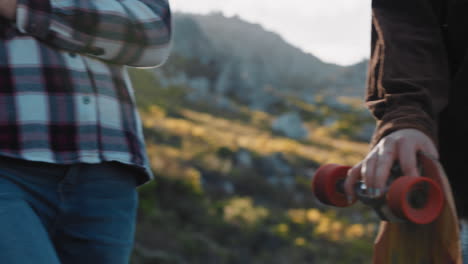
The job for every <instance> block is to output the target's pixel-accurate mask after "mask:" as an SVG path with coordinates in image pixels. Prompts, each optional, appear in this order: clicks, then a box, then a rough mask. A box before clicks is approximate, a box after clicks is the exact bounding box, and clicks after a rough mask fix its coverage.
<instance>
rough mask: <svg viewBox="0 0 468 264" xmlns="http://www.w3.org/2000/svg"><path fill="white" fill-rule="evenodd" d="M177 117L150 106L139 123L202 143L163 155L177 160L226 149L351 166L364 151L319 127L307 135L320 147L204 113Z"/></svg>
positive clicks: (364, 146)
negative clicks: (208, 150)
mask: <svg viewBox="0 0 468 264" xmlns="http://www.w3.org/2000/svg"><path fill="white" fill-rule="evenodd" d="M180 114H181V115H183V117H184V119H181V118H171V117H167V116H165V114H164V111H163V110H162V109H160V108H158V107H156V106H153V107H152V108H151V110H150V111H149V112H148V113H143V122H144V125H145V126H146V127H148V128H151V129H156V130H161V131H166V132H168V133H171V134H174V135H178V136H182V137H184V138H189V139H190V141H202V142H203V143H204V144H206V145H204V146H202V148H196V147H195V146H194V145H193V144H190V143H189V142H184V145H187V147H190V148H186V147H185V146H183V148H182V149H181V150H180V151H179V152H177V151H176V150H173V153H172V154H171V153H170V151H169V152H168V153H167V154H168V155H171V156H176V157H178V158H182V157H183V158H184V159H191V158H193V156H194V155H196V154H197V153H198V152H200V151H205V150H206V148H210V147H211V148H216V147H220V146H226V147H229V148H233V149H239V148H246V149H249V150H251V151H254V152H256V153H259V154H263V155H266V154H270V153H275V152H283V153H291V154H295V155H298V156H301V157H303V158H306V159H309V160H313V161H316V162H317V163H320V164H325V163H339V164H346V165H353V164H355V163H357V162H359V161H360V159H362V157H363V156H364V155H365V153H366V151H367V150H368V145H367V144H365V143H357V142H351V141H349V140H342V139H335V138H332V137H330V136H329V135H327V134H326V130H324V129H322V130H321V129H320V128H316V129H315V131H314V132H312V133H311V136H310V141H312V142H318V143H319V144H317V145H320V146H317V145H314V144H306V143H301V142H298V141H295V140H292V139H287V138H284V137H278V136H275V135H273V134H272V133H271V132H270V131H267V130H264V129H261V128H258V127H256V126H252V125H247V124H243V123H241V122H236V121H231V120H227V119H223V118H218V117H216V116H213V115H210V114H207V113H199V112H195V111H192V110H189V109H183V110H181V111H180ZM262 118H263V119H265V118H267V115H266V114H263V117H262ZM150 154H152V153H151V151H150ZM159 154H160V153H159ZM158 156H159V155H158Z"/></svg>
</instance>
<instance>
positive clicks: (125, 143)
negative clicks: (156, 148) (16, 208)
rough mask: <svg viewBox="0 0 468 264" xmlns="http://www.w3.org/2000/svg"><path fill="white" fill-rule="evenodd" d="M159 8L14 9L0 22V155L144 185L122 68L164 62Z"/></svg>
mask: <svg viewBox="0 0 468 264" xmlns="http://www.w3.org/2000/svg"><path fill="white" fill-rule="evenodd" d="M170 38H171V14H170V8H169V4H168V2H167V0H18V6H17V12H16V21H13V22H11V21H7V20H5V19H2V20H0V155H3V156H9V157H13V158H21V159H26V160H31V161H41V162H49V163H57V164H73V163H81V162H83V163H99V162H102V161H118V162H121V163H125V164H129V165H132V166H136V167H138V168H141V169H144V171H146V172H147V173H145V174H144V175H146V178H145V179H143V181H145V180H148V179H149V178H151V177H152V174H151V170H150V169H149V164H148V159H147V156H146V150H145V144H144V139H143V133H142V129H141V121H140V119H139V116H138V112H137V108H136V105H135V98H134V94H133V89H132V87H131V83H130V80H129V77H128V74H127V71H126V66H137V67H139V66H143V67H149V66H157V65H160V64H162V63H163V62H164V61H165V60H166V58H167V56H168V53H169V43H170Z"/></svg>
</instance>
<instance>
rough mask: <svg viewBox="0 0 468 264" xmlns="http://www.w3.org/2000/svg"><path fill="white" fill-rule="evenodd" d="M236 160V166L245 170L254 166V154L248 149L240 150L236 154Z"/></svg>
mask: <svg viewBox="0 0 468 264" xmlns="http://www.w3.org/2000/svg"><path fill="white" fill-rule="evenodd" d="M234 159H235V160H234V162H235V164H236V166H239V167H244V168H251V167H252V164H253V158H252V154H251V153H250V151H248V150H247V149H244V148H241V149H239V151H237V153H236V154H235V157H234Z"/></svg>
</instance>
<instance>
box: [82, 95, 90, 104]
mask: <svg viewBox="0 0 468 264" xmlns="http://www.w3.org/2000/svg"><path fill="white" fill-rule="evenodd" d="M89 103H91V98H89V96H85V97H83V104H89Z"/></svg>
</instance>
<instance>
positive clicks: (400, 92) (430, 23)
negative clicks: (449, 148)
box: [366, 0, 449, 145]
mask: <svg viewBox="0 0 468 264" xmlns="http://www.w3.org/2000/svg"><path fill="white" fill-rule="evenodd" d="M434 10H435V9H434V8H433V6H432V5H431V3H430V2H429V0H411V1H407V0H373V2H372V11H373V12H372V13H373V17H372V51H371V59H370V62H369V73H368V83H367V92H366V102H367V106H368V107H369V109H370V111H371V112H372V114H373V115H374V116H375V117H376V119H377V128H376V132H375V134H374V137H373V139H372V142H371V144H372V145H375V144H377V143H378V141H379V140H380V139H381V138H382V137H384V136H386V135H388V134H390V133H392V132H394V131H396V130H399V129H404V128H415V129H418V130H420V131H422V132H424V133H425V134H427V135H428V136H429V137H431V138H432V140H433V141H434V142H437V131H436V130H437V124H436V122H437V116H438V114H439V113H440V112H441V111H442V110H443V108H444V107H445V106H446V105H447V102H448V90H449V66H448V59H447V55H446V49H445V45H444V41H443V36H442V29H441V26H440V25H441V24H440V21H439V19H440V17H439V16H438V15H437V14H436V13H435V11H434Z"/></svg>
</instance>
